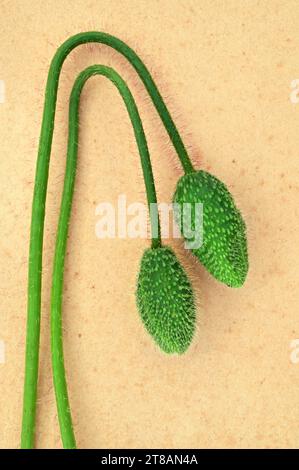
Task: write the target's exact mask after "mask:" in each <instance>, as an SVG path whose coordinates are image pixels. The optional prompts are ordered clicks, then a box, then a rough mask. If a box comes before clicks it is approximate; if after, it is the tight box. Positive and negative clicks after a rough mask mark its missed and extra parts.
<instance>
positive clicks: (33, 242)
mask: <svg viewBox="0 0 299 470" xmlns="http://www.w3.org/2000/svg"><path fill="white" fill-rule="evenodd" d="M89 42H96V43H101V44H105V45H107V46H110V47H112V48H113V49H115V50H116V51H118V52H120V53H121V54H122V55H123V56H125V57H126V58H127V59H128V61H129V62H130V63H131V65H132V66H133V67H134V69H135V70H136V72H137V73H138V75H139V77H140V78H141V80H142V82H143V83H144V85H145V87H146V89H147V91H148V93H149V95H150V97H151V99H152V101H153V103H154V105H155V107H156V109H157V111H158V113H159V115H160V118H161V119H162V122H163V124H164V126H165V128H166V130H167V132H168V134H169V137H170V139H171V141H172V143H173V145H174V147H175V149H176V151H177V154H178V156H179V158H180V161H181V163H182V166H183V168H184V170H185V172H186V173H189V172H192V171H193V166H192V163H191V161H190V159H189V156H188V153H187V151H186V149H185V146H184V144H183V142H182V139H181V137H180V135H179V133H178V130H177V128H176V126H175V124H174V122H173V120H172V118H171V116H170V114H169V112H168V109H167V107H166V105H165V103H164V101H163V98H162V97H161V95H160V93H159V91H158V89H157V87H156V85H155V83H154V81H153V79H152V77H151V75H150V73H149V71H148V70H147V68H146V67H145V65H144V64H143V62H142V61H141V59H140V58H139V57H138V56H137V54H136V53H135V52H134V51H133V50H132V49H131V48H130V47H128V46H127V45H126V44H125V43H124V42H122V41H121V40H119V39H117V38H116V37H114V36H111V35H109V34H107V33H103V32H97V31H90V32H85V33H80V34H77V35H75V36H72V37H71V38H69V39H68V40H66V41H65V42H64V43H63V44H62V45H61V46H60V47H59V48H58V50H57V52H56V54H55V55H54V58H53V60H52V62H51V66H50V69H49V74H48V79H47V85H46V94H45V103H44V111H43V120H42V126H41V133H40V140H39V149H38V158H37V164H36V174H35V186H34V195H33V202H32V215H31V229H30V248H29V270H28V303H27V334H26V335H27V336H26V355H25V378H24V396H23V420H22V436H21V447H22V448H31V447H33V445H34V427H35V414H36V398H37V379H38V363H39V341H40V307H41V276H42V249H43V233H44V218H45V204H46V194H47V185H48V174H49V161H50V153H51V146H52V139H53V129H54V119H55V110H56V100H57V90H58V83H59V77H60V72H61V68H62V65H63V62H64V60H65V58H66V57H67V55H68V54H69V53H70V52H71V51H72V50H73V49H74V48H75V47H76V46H78V45H80V44H84V43H89Z"/></svg>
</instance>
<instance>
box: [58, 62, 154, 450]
mask: <svg viewBox="0 0 299 470" xmlns="http://www.w3.org/2000/svg"><path fill="white" fill-rule="evenodd" d="M93 75H104V76H105V77H107V78H108V79H109V80H111V81H112V82H113V83H114V84H115V85H116V87H117V89H118V90H119V92H120V94H121V96H122V97H123V100H124V102H125V105H126V107H127V110H128V113H129V116H130V119H131V122H132V125H133V128H134V133H135V138H136V141H137V145H138V149H139V153H140V158H141V164H142V169H143V175H144V181H145V186H146V192H147V200H148V206H149V208H152V207H157V206H156V204H157V199H156V191H155V184H154V178H153V173H152V167H151V161H150V156H149V152H148V147H147V142H146V138H145V134H144V130H143V126H142V122H141V119H140V116H139V113H138V109H137V106H136V104H135V101H134V98H133V96H132V94H131V92H130V90H129V88H128V87H127V85H126V83H125V82H124V81H123V79H122V78H121V77H120V76H119V75H118V74H117V73H116V72H115V71H114V70H113V69H111V68H110V67H106V66H104V65H93V66H91V67H88V68H87V69H85V70H84V71H83V72H81V73H80V75H79V76H78V78H77V79H76V81H75V84H74V87H73V90H72V93H71V99H70V107H69V137H68V149H67V162H66V171H65V179H64V188H63V195H62V202H61V208H60V217H59V223H58V229H57V238H56V249H55V256H54V268H53V281H52V302H51V348H52V368H53V379H54V389H55V395H56V403H57V410H58V419H59V424H60V432H61V438H62V442H63V446H64V448H75V447H76V442H75V436H74V432H73V427H72V419H71V411H70V405H69V399H68V393H67V383H66V377H65V367H64V359H63V340H62V336H63V332H62V295H63V273H64V260H65V252H66V244H67V236H68V227H69V220H70V214H71V206H72V199H73V193H74V184H75V174H76V165H77V155H78V127H79V102H80V94H81V91H82V88H83V86H84V84H85V82H86V80H88V78H89V77H91V76H93ZM152 204H155V205H154V206H153V205H152ZM156 217H157V218H156ZM157 220H158V225H159V216H158V214H157V213H153V212H151V224H152V233H153V231H154V230H155V223H156V221H157ZM159 246H161V239H160V225H159V228H158V237H153V238H152V247H153V248H156V247H159Z"/></svg>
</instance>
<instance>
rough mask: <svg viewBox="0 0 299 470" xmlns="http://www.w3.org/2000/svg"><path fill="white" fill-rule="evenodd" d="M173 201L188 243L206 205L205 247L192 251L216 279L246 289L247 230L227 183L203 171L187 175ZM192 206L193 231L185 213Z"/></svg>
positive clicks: (203, 242)
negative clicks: (198, 207) (197, 208)
mask: <svg viewBox="0 0 299 470" xmlns="http://www.w3.org/2000/svg"><path fill="white" fill-rule="evenodd" d="M173 202H174V211H175V217H176V220H177V222H178V224H179V227H180V230H181V233H182V234H183V236H184V238H185V239H186V240H187V242H190V241H191V238H192V237H191V232H192V231H194V228H196V220H195V219H196V211H195V206H196V204H202V222H203V224H202V227H201V230H202V240H201V244H200V246H197V247H195V248H194V247H192V246H191V248H190V249H191V251H192V253H193V254H194V255H195V256H196V257H197V258H198V259H199V261H200V262H201V263H202V264H203V265H204V266H205V267H206V269H207V270H208V271H209V272H210V273H211V274H212V275H213V276H214V277H215V278H216V279H218V280H219V281H221V282H223V283H225V284H227V285H228V286H230V287H240V286H242V284H243V283H244V281H245V278H246V275H247V272H248V254H247V240H246V227H245V223H244V220H243V218H242V215H241V213H240V211H239V210H238V209H237V207H236V205H235V203H234V200H233V198H232V196H231V194H230V192H229V191H228V189H227V187H226V186H225V184H223V183H222V182H221V181H220V180H218V179H217V178H215V176H213V175H211V174H209V173H207V172H205V171H202V170H201V171H197V172H193V173H187V174H185V175H184V176H182V178H180V180H179V181H178V184H177V187H176V191H175V194H174V198H173ZM190 206H191V215H190V218H189V220H190V222H191V227H189V228H191V230H187V231H186V227H185V225H186V223H185V221H186V218H185V215H186V214H184V211H186V209H187V208H188V207H190ZM197 231H198V230H197ZM192 233H193V232H192ZM193 237H194V234H193Z"/></svg>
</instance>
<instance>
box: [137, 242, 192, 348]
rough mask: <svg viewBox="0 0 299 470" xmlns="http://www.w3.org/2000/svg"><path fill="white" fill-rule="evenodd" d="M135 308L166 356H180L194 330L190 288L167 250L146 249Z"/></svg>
mask: <svg viewBox="0 0 299 470" xmlns="http://www.w3.org/2000/svg"><path fill="white" fill-rule="evenodd" d="M136 296H137V306H138V309H139V312H140V316H141V319H142V321H143V323H144V325H145V328H146V329H147V331H148V332H149V334H150V335H151V336H152V337H153V338H154V340H155V342H156V343H157V344H158V346H159V347H160V348H161V349H162V350H163V351H164V352H166V353H168V354H172V353H178V354H182V353H184V352H185V351H186V349H187V348H188V346H189V345H190V343H191V340H192V338H193V334H194V330H195V302H194V295H193V290H192V286H191V284H190V282H189V279H188V277H187V275H186V273H185V271H184V269H183V268H182V266H181V264H180V263H179V261H178V259H177V257H176V256H175V254H174V252H173V251H172V250H171V249H170V248H168V247H162V248H154V249H153V248H151V249H147V250H146V251H145V252H144V254H143V257H142V260H141V265H140V272H139V277H138V285H137V292H136Z"/></svg>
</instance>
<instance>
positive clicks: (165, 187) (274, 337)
mask: <svg viewBox="0 0 299 470" xmlns="http://www.w3.org/2000/svg"><path fill="white" fill-rule="evenodd" d="M0 10H1V15H0V23H1V27H0V39H1V41H0V48H1V50H0V79H1V80H4V81H5V85H6V101H5V103H4V104H0V122H1V126H0V133H1V134H0V135H1V137H0V138H1V159H0V165H1V170H0V188H1V189H0V191H1V194H0V201H1V202H0V211H1V272H0V276H1V277H0V295H1V315H0V340H2V341H4V343H5V353H6V358H5V359H6V360H5V363H4V364H0V389H1V394H0V422H1V431H0V447H18V446H19V434H20V422H21V408H22V386H23V371H24V342H25V324H26V282H27V281H26V279H27V256H28V237H29V224H30V207H31V200H32V191H33V181H34V172H35V162H36V154H37V145H38V139H39V130H40V122H41V113H42V107H43V100H44V88H45V82H46V76H47V71H48V66H49V63H50V60H51V58H52V56H53V54H54V52H55V50H56V48H57V47H58V45H59V44H61V42H62V41H63V40H65V39H66V38H67V37H68V36H70V35H71V34H74V33H77V32H79V31H84V30H89V29H94V30H105V31H107V32H109V33H111V34H115V35H117V36H119V37H120V38H121V39H123V40H124V41H126V42H127V43H128V44H129V45H131V46H132V47H133V48H135V49H136V50H137V52H138V53H139V54H140V56H141V57H142V58H143V60H144V61H145V63H146V64H147V66H148V67H149V68H150V70H151V71H152V73H153V76H154V77H155V79H156V81H157V84H158V87H159V89H160V91H161V93H162V95H163V96H164V97H165V99H166V102H167V104H168V105H169V108H170V111H171V113H172V115H173V117H174V119H175V121H176V123H177V125H178V128H179V129H180V131H181V133H182V137H183V139H184V141H185V143H186V145H187V146H188V149H190V155H191V158H192V160H193V161H194V162H195V163H196V165H197V167H202V168H204V169H207V170H210V171H211V172H213V173H214V174H215V175H217V176H218V177H219V178H221V179H222V180H223V181H225V182H226V183H227V185H228V186H229V188H230V189H231V191H232V192H233V194H234V196H235V197H236V200H237V201H238V205H239V207H240V208H241V209H242V211H243V214H244V217H245V219H246V222H247V226H248V237H249V253H250V272H249V275H248V279H247V282H246V285H245V286H244V287H243V288H242V289H239V290H231V289H229V288H226V287H225V286H223V285H220V284H219V283H218V282H216V281H215V280H213V279H212V278H211V277H210V275H209V274H207V273H206V272H205V270H204V269H203V268H202V267H200V266H199V265H196V264H195V263H194V262H193V261H192V260H191V259H190V258H188V259H186V257H185V256H183V257H182V250H181V248H180V243H178V242H175V243H173V241H170V244H171V245H172V246H174V247H175V249H176V250H177V251H178V252H179V255H180V257H181V259H182V262H183V264H184V266H185V267H186V269H187V270H188V272H189V274H190V275H191V276H192V279H193V284H194V287H195V288H196V291H197V293H198V294H197V295H198V298H199V304H200V307H199V309H198V318H199V326H198V331H197V336H196V338H195V340H194V343H193V345H192V347H191V349H190V350H189V352H188V353H187V354H186V355H184V356H182V357H167V356H165V355H163V354H162V353H161V352H160V351H159V350H158V349H157V348H156V347H155V345H154V344H153V342H152V340H151V338H150V337H149V336H148V334H147V333H146V332H145V330H144V328H143V326H142V324H141V322H140V320H139V317H138V313H137V310H136V306H135V298H134V290H135V279H136V274H137V270H138V264H139V260H140V258H141V255H142V252H143V250H144V249H145V247H146V246H148V241H145V240H119V239H116V240H104V241H103V240H98V239H97V238H96V236H95V223H96V221H97V217H96V216H95V207H96V205H97V204H98V203H99V202H101V201H110V202H116V199H117V196H118V195H119V194H126V196H127V200H128V203H130V202H134V201H141V202H143V201H145V195H144V188H143V181H142V176H141V171H140V166H139V157H138V153H137V150H136V145H135V142H134V138H133V134H132V130H131V127H130V124H129V119H128V116H127V114H126V111H125V108H124V105H123V103H122V101H121V98H120V97H119V96H118V94H117V92H116V90H115V89H114V88H113V86H112V85H111V84H110V83H108V82H107V81H106V80H105V79H103V78H94V79H92V80H90V82H89V83H88V84H87V85H86V87H85V90H84V92H83V96H82V106H81V133H80V153H79V166H78V177H77V182H76V191H75V201H74V209H73V214H72V223H71V228H70V239H69V245H68V251H69V255H68V257H67V269H66V280H65V285H66V288H65V301H64V329H65V336H64V344H65V357H66V366H67V375H68V382H69V391H70V399H71V406H72V411H73V418H74V424H75V431H76V437H77V441H78V446H79V447H83V448H85V447H103V448H106V447H110V448H120V447H123V448H126V447H128V448H134V447H137V448H138V447H145V448H153V447H158V448H163V447H168V448H173V447H182V448H184V447H185V448H187V447H193V448H196V447H204V448H206V447H207V448H211V447H225V448H227V447H233V448H240V447H249V448H252V447H271V448H273V447H291V448H294V447H298V422H299V404H298V385H299V364H293V363H292V362H291V360H290V353H291V349H290V343H291V341H292V340H294V339H296V338H299V316H298V292H299V275H298V269H297V263H298V259H297V258H298V246H299V230H298V229H299V222H298V207H299V181H298V169H299V168H298V167H299V163H298V162H299V158H298V143H299V133H298V128H299V104H297V105H296V104H293V103H292V102H291V101H290V91H291V88H290V84H291V81H292V80H293V79H296V78H299V60H298V47H299V4H298V2H297V1H296V0H294V1H290V0H288V1H277V0H269V1H266V0H264V1H254V0H251V1H249V0H248V1H237V0H226V1H209V0H185V1H178V0H163V1H162V0H160V1H158V0H150V1H149V0H130V1H128V0H125V1H118V0H116V1H114V0H112V1H111V0H110V1H108V0H99V1H92V0H90V1H88V2H86V1H72V2H70V1H59V2H56V1H53V0H51V1H47V2H38V1H32V0H31V1H28V0H26V1H3V0H2V1H1V2H0ZM93 63H104V64H108V65H109V64H110V65H112V66H114V67H115V68H116V69H117V70H118V71H119V72H120V73H121V74H122V75H123V76H124V77H125V78H126V80H127V81H128V83H129V85H130V86H131V89H132V92H133V94H134V96H135V97H136V100H137V102H138V105H139V107H140V112H141V114H142V118H143V121H144V126H145V130H146V134H147V137H148V141H149V147H150V151H151V155H152V160H153V166H154V172H155V177H156V182H157V189H158V196H159V199H160V200H161V201H165V202H168V201H170V200H171V197H172V194H173V191H174V187H175V184H176V181H177V179H178V177H179V176H180V175H181V174H182V171H181V169H180V168H179V166H178V163H177V157H176V155H175V152H174V150H173V148H172V147H171V145H170V144H169V142H168V139H167V136H166V133H165V131H164V130H163V128H162V126H161V123H160V121H159V118H158V116H157V114H156V112H155V110H154V108H153V106H152V105H151V103H150V101H149V98H148V97H147V95H146V92H145V90H144V89H143V87H142V85H141V83H140V81H139V80H138V78H137V77H136V74H135V73H134V71H133V70H132V68H131V67H130V66H129V65H128V64H127V63H126V61H125V60H124V59H122V58H120V56H119V55H118V54H116V53H114V52H113V51H112V50H110V49H109V48H107V47H104V46H99V45H95V46H83V47H80V48H78V49H77V50H76V51H74V52H73V53H72V54H71V57H69V59H68V60H67V61H66V63H65V66H64V68H63V73H62V79H61V84H60V89H59V102H58V111H57V118H56V128H55V136H54V142H53V152H52V160H51V170H50V180H49V195H48V201H47V218H46V229H45V251H44V253H45V254H44V278H43V303H42V331H41V333H42V335H41V352H40V378H39V401H38V410H37V429H36V436H37V437H36V445H37V447H55V448H59V447H61V442H60V437H59V429H58V424H57V416H56V410H55V402H54V394H53V387H52V381H51V366H50V349H49V291H50V285H51V279H50V278H51V263H52V254H53V243H54V237H55V230H56V223H57V215H58V209H59V202H60V194H61V188H62V182H63V172H64V164H65V151H66V138H67V103H68V98H69V93H70V89H71V86H72V83H73V80H74V78H75V77H76V75H77V74H78V72H79V71H80V70H82V68H83V67H85V66H87V65H90V64H93Z"/></svg>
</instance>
